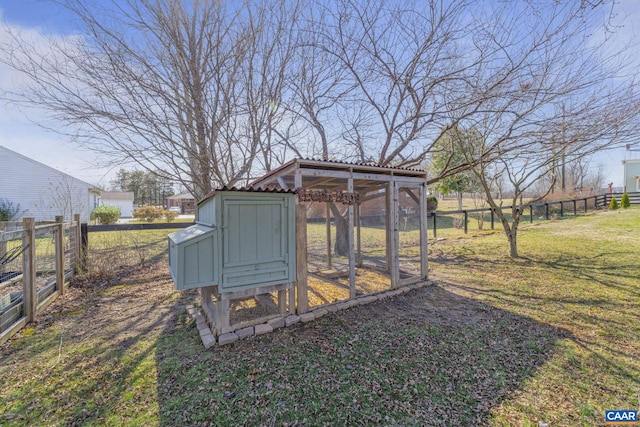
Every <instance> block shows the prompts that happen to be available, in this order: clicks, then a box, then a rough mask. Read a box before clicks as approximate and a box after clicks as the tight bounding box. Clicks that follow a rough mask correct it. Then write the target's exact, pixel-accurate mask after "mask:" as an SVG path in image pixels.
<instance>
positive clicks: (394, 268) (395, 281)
mask: <svg viewBox="0 0 640 427" xmlns="http://www.w3.org/2000/svg"><path fill="white" fill-rule="evenodd" d="M390 187H391V194H390V198H389V202H390V203H389V206H388V207H387V209H389V213H390V215H389V216H390V223H391V227H390V229H391V288H397V287H398V285H399V281H400V259H399V254H398V251H399V247H400V236H399V235H398V224H399V218H398V186H397V183H396V182H395V181H391V183H390Z"/></svg>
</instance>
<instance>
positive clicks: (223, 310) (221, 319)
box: [216, 294, 229, 335]
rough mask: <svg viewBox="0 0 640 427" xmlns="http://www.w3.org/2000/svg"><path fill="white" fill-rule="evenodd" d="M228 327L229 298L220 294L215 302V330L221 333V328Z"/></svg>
mask: <svg viewBox="0 0 640 427" xmlns="http://www.w3.org/2000/svg"><path fill="white" fill-rule="evenodd" d="M228 327H229V299H228V298H227V297H226V296H225V295H224V294H221V295H219V296H218V301H217V302H216V332H217V334H218V335H220V334H221V333H222V329H224V328H228Z"/></svg>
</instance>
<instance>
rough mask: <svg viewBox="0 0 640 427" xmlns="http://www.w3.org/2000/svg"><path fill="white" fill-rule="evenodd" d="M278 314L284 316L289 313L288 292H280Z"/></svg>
mask: <svg viewBox="0 0 640 427" xmlns="http://www.w3.org/2000/svg"><path fill="white" fill-rule="evenodd" d="M278 312H279V313H280V314H284V313H286V312H287V290H286V289H283V290H281V291H278Z"/></svg>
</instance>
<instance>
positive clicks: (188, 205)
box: [165, 193, 196, 214]
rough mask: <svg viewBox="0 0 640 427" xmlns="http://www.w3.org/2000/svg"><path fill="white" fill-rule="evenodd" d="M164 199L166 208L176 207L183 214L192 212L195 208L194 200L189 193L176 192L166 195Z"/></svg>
mask: <svg viewBox="0 0 640 427" xmlns="http://www.w3.org/2000/svg"><path fill="white" fill-rule="evenodd" d="M165 201H166V205H167V206H166V207H167V209H169V208H175V207H177V208H180V212H181V213H183V214H192V213H194V212H195V210H196V201H195V199H194V198H193V196H192V195H191V194H187V193H183V194H176V195H174V196H169V197H167V198H166V199H165Z"/></svg>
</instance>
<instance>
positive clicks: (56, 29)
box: [0, 0, 640, 187]
mask: <svg viewBox="0 0 640 427" xmlns="http://www.w3.org/2000/svg"><path fill="white" fill-rule="evenodd" d="M94 1H95V0H94ZM98 1H100V0H98ZM619 6H620V13H619V14H618V15H617V18H616V19H617V22H616V24H617V28H618V29H617V33H618V34H617V35H616V36H617V37H619V38H620V39H621V41H625V42H633V43H634V44H637V42H635V40H638V36H637V33H638V30H639V29H640V27H639V26H640V7H638V1H637V0H625V1H622V2H621V4H620V5H619ZM0 21H4V22H5V23H6V24H7V25H9V26H11V27H19V28H20V29H22V30H23V31H27V32H29V34H30V35H31V36H34V37H37V35H38V34H39V33H40V32H45V33H54V34H59V35H60V36H61V37H63V36H65V35H70V34H73V25H72V22H71V21H70V19H69V16H68V15H67V14H66V13H65V11H64V9H63V8H61V7H59V6H55V5H53V4H51V3H49V2H47V1H46V0H0ZM4 36H6V35H5V34H3V32H2V30H1V29H0V37H4ZM637 51H638V55H635V57H636V58H640V46H637ZM20 81H21V79H20V76H19V75H17V74H16V73H15V72H12V71H11V70H9V69H7V68H6V67H5V66H3V65H2V64H0V89H4V90H7V89H11V88H14V87H17V86H18V85H19V84H20ZM37 123H40V124H45V125H46V126H51V127H55V125H56V124H55V123H50V122H48V121H47V120H46V114H44V112H42V111H38V110H32V109H29V110H25V109H19V108H18V107H17V106H16V105H14V104H11V103H8V102H5V101H2V100H0V145H2V146H4V147H6V148H9V149H10V150H13V151H17V152H18V153H20V154H23V155H25V156H27V157H30V158H33V159H35V160H37V161H39V162H42V163H44V164H46V165H48V166H51V167H54V168H56V169H59V170H61V171H64V172H66V173H68V174H70V175H72V176H75V177H77V178H79V179H82V180H83V181H87V182H89V183H92V184H96V185H99V186H101V187H107V186H108V184H109V181H110V180H111V179H113V176H114V174H115V171H113V170H107V169H100V168H98V167H96V163H95V157H94V156H93V155H92V154H91V153H89V152H83V151H80V150H79V149H78V147H77V146H75V145H73V144H72V143H71V142H69V141H66V140H64V138H63V137H61V136H60V135H58V134H56V133H54V132H51V131H46V130H44V129H43V128H42V127H41V126H39V125H38V124H37ZM638 154H640V153H637V152H636V153H631V152H626V151H625V150H620V149H618V150H612V151H608V152H604V153H601V154H599V155H598V157H597V158H596V159H594V162H595V163H602V164H604V165H605V173H606V176H607V182H613V183H614V185H616V186H620V185H622V164H621V161H622V160H623V159H625V158H630V157H634V156H637V155H638ZM3 178H5V177H3Z"/></svg>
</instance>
